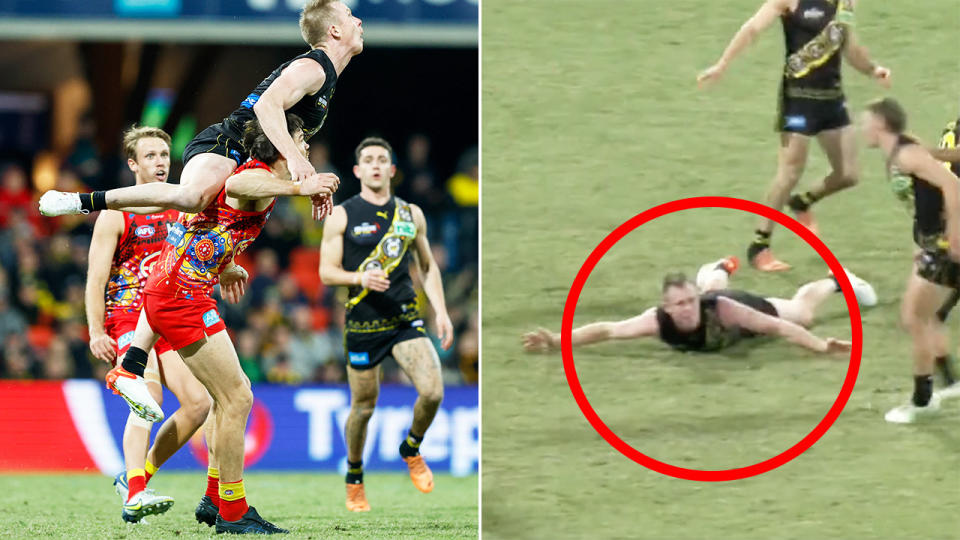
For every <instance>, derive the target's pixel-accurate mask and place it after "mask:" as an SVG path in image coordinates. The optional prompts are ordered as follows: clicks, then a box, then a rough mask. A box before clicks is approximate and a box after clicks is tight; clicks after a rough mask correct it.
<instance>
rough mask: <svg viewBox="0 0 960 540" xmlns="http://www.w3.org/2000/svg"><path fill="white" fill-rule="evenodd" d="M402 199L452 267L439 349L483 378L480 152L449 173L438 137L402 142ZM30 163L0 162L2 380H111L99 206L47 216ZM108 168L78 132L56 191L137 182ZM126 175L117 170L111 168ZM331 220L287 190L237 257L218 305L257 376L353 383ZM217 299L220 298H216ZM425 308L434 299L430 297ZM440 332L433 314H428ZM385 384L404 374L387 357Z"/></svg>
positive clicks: (459, 373) (457, 367)
mask: <svg viewBox="0 0 960 540" xmlns="http://www.w3.org/2000/svg"><path fill="white" fill-rule="evenodd" d="M398 153H399V155H398V156H397V159H398V161H399V163H398V174H397V176H396V178H395V189H396V193H397V195H398V196H400V197H401V198H404V199H406V200H407V201H409V202H412V203H416V204H418V205H420V206H421V207H422V208H423V210H424V213H425V214H426V216H427V220H428V235H429V238H430V242H431V245H432V246H433V250H434V256H435V257H436V259H437V261H438V263H439V264H440V266H441V269H442V271H443V279H444V286H445V289H446V298H447V305H448V309H449V312H450V317H451V319H452V321H453V325H454V330H455V336H456V341H455V343H454V346H453V347H451V349H450V350H449V351H443V350H442V349H440V348H439V347H438V348H437V350H438V353H439V355H440V360H441V362H442V364H443V366H444V377H445V379H446V380H445V382H446V383H447V384H460V383H467V384H474V383H476V381H477V371H478V369H479V365H478V362H479V360H478V359H479V354H478V349H479V336H478V312H477V297H478V291H477V261H478V199H479V186H478V177H479V175H478V154H477V151H476V149H471V150H468V151H467V152H465V153H464V155H463V156H462V157H461V159H460V163H459V165H458V167H457V171H456V172H455V173H454V174H453V175H452V176H450V177H449V178H448V179H445V178H443V177H441V176H438V173H437V171H436V170H435V168H434V167H433V166H432V164H431V160H430V140H429V139H428V138H427V137H426V136H423V135H413V136H412V137H410V139H409V141H408V143H407V144H406V148H405V150H400V149H398ZM310 158H311V161H312V162H313V163H314V165H315V166H316V168H317V170H318V171H327V172H335V173H337V174H338V175H339V176H340V178H341V181H342V185H341V188H340V191H339V192H338V193H337V197H336V199H337V201H342V200H344V199H346V198H347V197H349V196H352V195H353V194H354V193H356V192H358V191H359V184H358V182H357V181H356V179H355V178H354V177H353V174H352V173H351V171H336V170H334V168H333V167H332V166H331V165H330V163H329V151H328V149H327V146H326V145H325V144H323V143H322V142H321V143H316V144H314V145H312V148H311V156H310ZM26 164H27V162H24V161H23V160H16V159H13V160H8V161H4V162H0V343H2V349H0V359H2V362H0V378H9V379H63V378H89V377H94V378H98V379H101V380H102V378H103V376H104V374H105V373H106V371H107V370H108V369H109V367H110V366H108V365H106V364H105V363H103V362H101V361H99V360H97V359H95V358H93V356H92V355H90V354H89V350H88V347H87V341H88V335H87V327H86V321H85V314H84V304H83V302H84V300H83V297H84V283H85V276H86V267H87V251H88V248H89V243H90V237H91V233H92V231H93V224H94V221H95V220H96V214H91V215H86V216H83V215H80V216H64V217H59V218H44V217H42V216H40V214H39V212H38V211H37V204H36V201H37V199H38V197H39V193H37V191H36V189H35V188H34V185H35V182H34V181H33V178H32V176H33V174H34V173H32V171H28V170H27V168H26ZM113 165H114V166H112V167H111V166H106V167H105V166H103V165H102V164H101V162H100V160H99V158H98V156H97V155H96V153H95V151H94V150H93V145H91V144H84V141H83V138H82V137H81V138H80V140H78V143H77V144H76V146H75V147H74V150H73V152H72V154H71V155H70V156H69V158H67V159H66V160H65V165H64V166H63V167H62V168H60V169H59V172H58V174H57V178H56V182H55V184H56V185H55V189H59V190H64V191H90V190H92V189H104V188H109V187H115V186H120V185H129V184H132V183H133V178H132V174H130V172H129V171H128V170H126V167H123V166H117V165H118V164H113ZM107 170H110V171H119V173H117V175H116V176H115V175H113V174H111V173H106V172H105V171H107ZM321 236H322V224H320V223H315V222H313V220H312V219H311V217H310V206H309V201H308V200H306V199H304V198H280V199H278V201H277V206H276V209H275V210H274V212H273V214H272V217H271V219H270V220H269V221H268V222H267V226H266V227H265V228H264V231H263V233H262V235H261V236H260V238H259V239H258V240H257V241H256V242H255V243H254V244H253V245H252V246H251V247H250V248H249V249H248V251H247V252H245V253H244V254H243V255H242V256H241V257H240V258H238V259H239V262H240V264H242V265H243V266H244V267H245V268H246V269H247V270H248V271H249V273H250V281H249V282H248V287H247V294H246V295H245V297H244V298H243V300H242V302H241V303H240V304H238V305H229V304H226V303H225V302H223V301H222V300H220V301H219V304H220V305H219V309H220V310H221V313H222V315H223V317H224V320H225V322H226V324H227V328H228V329H229V330H230V332H231V335H232V337H233V339H234V342H235V344H236V347H237V352H238V354H239V356H240V362H241V364H242V366H243V369H244V371H245V372H246V373H247V375H248V376H249V377H250V380H251V381H253V382H274V383H287V384H297V383H305V382H328V383H336V382H342V381H345V380H346V374H345V371H344V358H343V355H344V351H343V340H342V329H343V323H344V307H343V305H344V300H345V294H346V291H344V290H337V289H331V288H327V287H324V286H323V285H322V284H321V283H320V279H319V276H318V265H319V256H320V255H319V246H320V240H321ZM215 296H216V297H218V298H219V295H218V294H217V295H215ZM421 305H422V306H424V308H425V309H427V310H429V307H428V306H429V303H428V302H426V300H425V298H424V297H423V295H422V293H421ZM424 318H425V321H426V322H427V324H428V327H430V328H432V325H433V318H434V317H433V314H432V313H430V312H429V311H427V312H425V313H424ZM383 369H384V381H385V382H399V383H403V382H406V381H405V380H404V379H405V377H404V375H403V374H402V372H401V371H400V370H399V369H397V367H396V364H395V363H393V362H388V363H385V364H384V368H383Z"/></svg>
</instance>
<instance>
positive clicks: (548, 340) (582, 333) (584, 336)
mask: <svg viewBox="0 0 960 540" xmlns="http://www.w3.org/2000/svg"><path fill="white" fill-rule="evenodd" d="M659 332H660V325H659V324H657V310H656V308H650V309H648V310H646V311H644V312H643V313H642V314H640V315H637V316H636V317H632V318H630V319H626V320H623V321H617V322H595V323H590V324H588V325H586V326H581V327H580V328H576V329H574V330H573V332H572V333H571V334H570V338H571V340H572V345H573V346H574V347H581V346H583V345H590V344H592V343H600V342H603V341H610V340H614V339H636V338H642V337H651V336H656V335H657V334H658V333H659ZM523 348H524V350H526V351H527V352H547V351H555V350H557V349H559V348H560V334H559V333H557V332H551V331H549V330H547V329H545V328H538V329H537V331H536V332H528V333H526V334H524V335H523Z"/></svg>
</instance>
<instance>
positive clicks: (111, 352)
mask: <svg viewBox="0 0 960 540" xmlns="http://www.w3.org/2000/svg"><path fill="white" fill-rule="evenodd" d="M90 352H91V353H93V355H94V356H96V357H97V358H98V359H100V360H103V361H104V362H106V363H108V364H110V363H113V362H114V361H115V360H116V359H117V342H116V341H114V340H113V338H112V337H110V336H108V335H106V334H97V335H95V336H91V337H90Z"/></svg>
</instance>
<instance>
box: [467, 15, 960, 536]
mask: <svg viewBox="0 0 960 540" xmlns="http://www.w3.org/2000/svg"><path fill="white" fill-rule="evenodd" d="M759 4H760V0H730V1H726V2H702V1H700V0H677V1H674V2H669V3H666V2H652V1H646V2H643V1H632V2H628V1H624V0H597V1H593V2H575V1H571V0H528V1H526V2H507V1H505V0H484V2H483V6H482V9H483V38H482V39H483V41H482V46H483V90H482V91H483V158H484V161H483V182H484V193H483V196H484V199H483V222H482V223H483V314H482V317H483V321H484V322H483V324H484V328H483V358H484V360H483V362H484V372H483V404H482V406H483V469H482V470H483V494H482V496H483V505H482V508H483V511H482V514H483V515H482V528H483V534H484V538H485V539H486V540H495V539H508V538H509V539H515V538H639V539H646V540H652V539H678V540H679V539H690V540H693V539H705V538H709V539H715V540H728V539H729V540H751V539H811V538H837V539H883V540H894V539H897V540H904V539H913V538H916V539H925V540H926V539H955V538H958V537H960V514H957V512H956V511H955V509H956V508H958V504H960V453H958V452H960V406H958V405H957V404H956V403H946V404H945V407H944V411H943V414H942V415H941V418H939V419H938V420H937V421H935V422H931V423H926V424H923V425H915V426H906V427H904V426H893V425H888V424H886V423H885V422H884V421H883V413H884V412H885V411H886V410H887V409H889V408H891V407H893V406H896V405H899V404H900V403H902V402H904V401H905V400H906V399H907V398H908V396H909V393H910V391H911V389H912V379H911V376H910V342H909V339H908V338H907V337H906V335H905V334H904V333H903V332H902V331H901V330H900V329H899V327H898V325H897V320H898V308H899V300H900V295H901V293H902V290H903V287H904V283H905V280H906V276H907V274H908V272H909V268H910V257H911V247H910V218H909V216H908V215H907V214H906V213H905V212H904V211H903V210H902V208H901V207H900V206H899V205H898V203H897V202H896V201H894V199H893V197H892V195H891V194H890V193H889V190H888V188H887V186H886V180H885V176H884V171H883V158H882V157H881V156H880V155H879V154H878V153H877V151H873V150H867V149H865V148H861V152H860V158H861V159H860V161H861V170H862V175H861V177H862V178H861V184H860V185H859V186H857V187H856V188H854V189H853V190H850V191H847V192H844V193H841V194H839V195H836V196H835V197H833V198H830V199H828V200H826V201H824V202H822V203H821V204H819V205H818V206H817V207H816V208H815V209H816V211H817V214H818V218H819V220H820V226H821V231H822V233H821V238H822V239H823V240H824V241H825V242H826V244H827V245H828V247H830V248H831V250H832V251H833V252H834V254H835V255H837V257H838V258H839V259H840V260H841V262H842V263H843V264H845V265H848V266H849V267H850V268H852V269H853V270H854V271H856V272H858V273H859V274H860V275H862V276H863V277H865V278H866V279H868V280H870V281H871V282H872V283H873V284H874V286H875V287H876V289H877V291H878V294H879V295H880V298H881V302H880V305H879V306H878V307H876V308H874V309H872V310H870V311H866V312H864V313H863V328H864V338H865V341H864V354H863V364H862V368H861V372H860V376H859V379H858V383H857V387H856V389H855V390H854V393H853V396H852V397H851V399H850V402H849V404H848V405H847V407H846V409H845V411H844V413H843V414H842V415H841V417H840V418H839V420H838V421H837V423H836V424H835V426H834V427H833V428H832V429H831V430H830V431H829V432H828V433H827V434H826V436H824V437H823V438H822V439H821V440H820V441H819V442H818V443H817V444H816V445H815V446H814V447H813V448H812V449H811V450H810V451H808V452H807V453H805V454H803V455H802V456H800V457H799V458H798V459H796V460H794V461H793V462H791V463H789V464H787V465H785V466H784V467H781V468H780V469H777V470H775V471H772V472H770V473H767V474H765V475H762V476H760V477H756V478H752V479H748V480H744V481H737V482H731V483H720V484H703V483H695V482H689V481H684V480H676V479H673V478H668V477H664V476H661V475H659V474H657V473H654V472H651V471H648V470H646V469H644V468H643V467H641V466H639V465H637V464H635V463H633V462H632V461H629V460H628V459H627V458H625V457H623V456H622V455H621V454H619V453H618V452H617V451H616V450H614V449H613V448H612V447H611V446H609V445H608V444H607V443H606V442H605V441H604V440H602V439H601V438H600V437H599V436H598V435H597V434H596V432H595V431H594V430H593V429H592V428H591V427H590V425H589V424H588V423H587V422H586V420H585V419H584V418H583V416H582V415H581V413H580V411H579V409H578V408H577V406H576V404H575V402H574V400H573V398H572V395H571V394H570V391H569V389H568V387H567V383H566V380H565V378H564V375H563V368H562V365H561V360H560V356H559V354H556V355H550V356H527V355H524V354H523V353H522V352H521V350H520V346H519V344H520V334H521V333H522V332H523V331H524V330H528V329H533V328H535V327H537V326H546V327H549V328H551V329H555V330H556V329H559V326H560V317H561V312H562V308H563V302H564V300H565V298H566V294H567V291H568V289H569V287H570V284H571V283H572V281H573V278H574V275H575V274H576V272H577V270H578V269H579V268H580V265H581V264H582V263H583V262H584V260H585V259H586V257H587V255H588V254H589V252H590V251H591V250H592V249H593V248H594V247H595V246H596V245H597V244H598V243H599V242H600V240H601V239H602V238H603V237H604V236H606V235H607V234H608V233H609V232H610V231H611V230H613V229H614V228H615V227H616V226H617V225H619V224H620V223H622V222H624V221H626V220H627V219H628V218H630V217H632V216H633V215H635V214H637V213H638V212H640V211H642V210H645V209H647V208H649V207H651V206H654V205H656V204H659V203H663V202H666V201H670V200H674V199H677V198H682V197H689V196H697V195H726V196H739V197H743V198H749V199H754V200H760V199H762V196H763V193H764V192H765V191H766V189H767V186H768V184H769V182H770V180H771V179H772V177H773V174H774V171H775V167H776V161H775V152H776V148H777V138H776V135H775V134H774V132H773V131H772V127H773V122H774V111H775V106H776V92H777V85H778V73H779V69H780V66H781V65H782V54H783V53H782V50H783V49H782V32H781V31H780V29H779V24H778V25H777V26H776V27H775V28H772V29H771V30H770V31H769V32H768V33H767V34H765V35H764V36H763V37H762V39H761V40H760V42H759V43H758V44H757V45H755V46H754V47H753V48H752V49H751V50H750V51H748V52H747V53H746V54H745V55H744V56H742V57H741V58H739V59H737V61H736V62H735V63H734V65H733V66H732V67H731V69H730V70H729V72H728V73H727V75H726V77H725V78H724V79H723V80H722V81H721V82H720V84H719V85H717V86H715V87H713V88H712V89H710V90H708V91H698V90H697V88H696V85H695V77H696V75H697V73H698V71H699V70H701V69H703V68H705V67H707V66H709V65H710V64H711V63H712V62H713V61H714V60H715V59H716V57H717V56H719V54H720V52H721V51H722V49H723V47H725V46H726V43H727V41H728V39H729V38H730V36H731V35H732V34H733V32H735V31H736V29H737V28H738V27H739V26H740V24H741V23H742V22H743V21H744V20H745V19H746V18H747V17H748V16H749V15H750V14H751V13H752V11H753V10H754V9H756V7H757V6H758V5H759ZM958 12H960V4H958V3H957V1H956V0H931V1H930V2H926V3H924V6H923V8H922V9H917V6H914V5H912V4H911V3H910V2H869V3H868V2H863V3H862V5H861V7H860V9H859V14H858V28H859V33H860V36H861V39H862V41H863V42H864V44H865V45H867V46H868V47H869V48H870V51H871V53H872V55H873V56H874V58H875V59H876V60H877V61H878V62H880V63H882V64H883V65H887V66H888V67H890V68H891V69H892V70H893V83H894V88H893V90H892V91H891V92H890V94H891V95H894V96H896V97H897V98H899V99H900V100H901V102H902V103H904V105H905V107H906V108H907V110H908V111H909V112H910V114H911V118H910V124H911V128H912V131H914V132H915V133H916V134H918V135H920V136H921V137H922V138H924V139H925V140H927V141H929V142H935V141H936V139H937V138H938V137H939V133H940V130H941V129H942V126H943V125H944V124H945V123H946V122H947V121H948V120H950V119H952V118H955V115H956V113H957V110H956V107H957V95H958V93H960V92H958V90H960V80H958V77H957V68H958V67H960V66H958V61H957V56H956V54H955V53H954V49H955V47H954V43H955V41H956V39H955V38H956V34H955V29H954V26H955V25H950V24H945V22H946V21H955V20H956V18H957V17H958V16H960V14H958ZM845 76H846V77H845V78H846V90H847V94H848V99H849V106H850V110H851V112H859V111H860V109H861V108H862V106H863V105H864V104H865V103H866V102H867V101H868V100H870V99H872V98H874V97H877V96H879V95H883V91H882V90H881V89H880V88H879V86H877V85H875V84H874V83H873V82H871V81H870V80H868V79H866V78H865V77H863V76H861V75H860V74H858V73H855V72H853V71H852V70H850V69H846V72H845ZM827 172H828V164H827V162H826V159H825V157H824V156H823V154H822V153H821V152H820V151H819V149H817V148H816V146H814V147H813V150H812V152H811V160H810V161H809V163H808V166H807V170H806V174H805V175H804V178H803V180H801V188H802V187H803V186H806V185H811V184H813V183H815V182H818V181H819V179H820V178H822V176H823V175H824V174H825V173H827ZM754 226H755V218H754V217H753V216H749V215H747V214H743V213H739V212H735V211H732V210H731V211H727V210H719V209H711V210H694V211H689V212H684V213H681V214H675V215H672V216H669V217H665V218H662V219H660V220H657V221H655V222H654V223H651V224H649V225H646V226H644V227H643V228H641V229H639V230H638V231H636V232H634V233H633V234H631V235H629V236H627V237H626V238H625V239H624V240H623V241H622V242H621V243H620V244H618V245H617V246H616V247H615V248H614V249H613V250H612V251H611V252H610V253H609V254H608V256H607V257H606V258H604V260H603V261H601V263H600V265H599V266H598V267H597V269H596V270H595V271H594V273H593V275H592V277H591V279H590V281H589V282H588V283H587V286H586V287H585V289H584V291H583V294H582V296H581V299H580V304H579V309H578V311H577V317H576V321H575V324H577V325H580V324H585V323H587V322H591V321H595V320H603V319H607V320H609V319H614V320H616V319H621V318H626V317H629V316H632V315H635V314H637V313H639V312H640V311H642V310H643V309H644V308H646V307H648V306H650V305H652V304H654V303H656V301H657V299H658V297H659V281H660V279H661V277H662V275H663V274H664V273H666V272H667V271H672V270H683V271H686V272H688V273H690V274H693V273H694V272H696V269H697V267H698V266H699V265H700V264H702V263H704V262H707V261H709V260H713V259H716V258H719V257H721V256H724V255H727V254H736V255H739V256H740V257H743V255H744V249H745V247H746V244H747V242H748V241H749V239H750V236H751V231H752V230H753V228H754ZM774 246H775V248H776V253H777V254H778V255H779V256H780V257H781V258H783V259H784V260H786V261H787V262H790V263H791V264H793V265H794V269H793V270H792V271H790V272H789V273H786V274H781V275H762V274H759V273H757V272H754V271H752V270H750V269H745V270H742V271H741V272H740V273H739V274H737V275H736V276H735V277H734V280H733V284H734V286H737V287H740V288H744V289H747V290H751V291H754V292H757V293H761V294H765V295H779V296H788V295H791V294H792V293H793V291H794V290H795V288H796V286H798V285H800V284H801V283H803V282H804V281H807V280H811V279H817V278H820V277H822V276H823V275H824V273H825V266H824V264H823V263H822V261H820V260H819V259H818V257H817V255H816V254H815V252H814V251H813V250H812V249H811V248H809V247H808V246H807V245H806V244H805V243H803V242H802V240H800V239H799V238H797V237H795V236H793V235H792V234H790V233H788V232H785V231H783V230H778V231H777V232H776V234H775V235H774ZM845 317H846V311H845V306H844V304H843V302H842V299H841V298H839V297H837V298H834V299H831V300H830V301H829V302H828V303H827V305H826V306H825V307H824V309H823V311H822V314H821V317H820V322H819V324H818V325H817V326H816V327H815V329H814V331H815V332H816V333H818V334H820V335H822V336H828V335H832V336H837V337H845V336H849V335H850V329H849V323H848V322H847V319H846V318H845ZM957 320H958V319H957V316H956V315H955V316H954V318H953V319H952V320H951V327H954V328H955V327H956V326H957V324H958V323H957ZM575 360H576V363H577V366H578V374H579V376H580V379H581V382H582V384H583V387H584V389H585V392H586V394H587V397H588V398H590V400H591V402H592V404H593V406H594V408H595V409H596V410H597V412H598V414H599V415H600V416H601V418H603V419H604V420H605V422H606V423H607V424H608V426H610V427H611V428H612V429H613V430H614V431H615V432H617V433H618V434H619V435H620V436H621V437H622V438H623V439H624V440H626V441H627V442H629V443H630V444H632V445H633V446H634V447H636V448H637V449H638V450H640V451H642V452H645V453H647V454H648V455H650V456H652V457H655V458H658V459H661V460H664V461H667V462H669V463H672V464H675V465H680V466H685V467H691V468H706V469H717V468H730V467H738V466H744V465H748V464H751V463H754V462H756V461H759V460H762V459H766V458H768V457H771V456H773V455H774V454H776V453H779V452H781V451H783V450H785V449H786V448H787V447H789V446H791V445H792V444H794V443H795V442H797V441H798V440H800V439H801V438H802V437H803V436H804V435H806V434H807V433H808V432H809V431H810V430H811V429H812V428H813V427H814V425H816V423H817V422H819V420H820V419H821V418H822V417H823V415H824V414H825V412H826V411H827V409H828V408H829V406H830V404H831V403H832V402H833V400H834V399H835V398H836V396H837V393H838V391H839V389H840V385H841V382H842V380H843V377H844V375H845V372H846V368H847V363H846V361H845V359H843V358H826V357H818V356H816V355H813V354H809V353H807V352H805V351H803V350H800V349H797V348H795V347H792V346H789V345H787V344H783V343H776V342H770V341H758V342H756V343H751V344H746V345H740V346H738V347H736V348H734V349H732V350H730V351H728V352H726V353H724V354H719V355H699V356H698V355H681V354H675V353H672V352H669V351H668V350H667V349H666V348H665V347H664V346H662V345H660V344H659V343H656V342H650V343H640V342H635V343H630V342H627V343H619V344H606V345H599V346H595V347H591V348H586V349H582V350H579V351H578V352H577V353H576V354H575Z"/></svg>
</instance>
